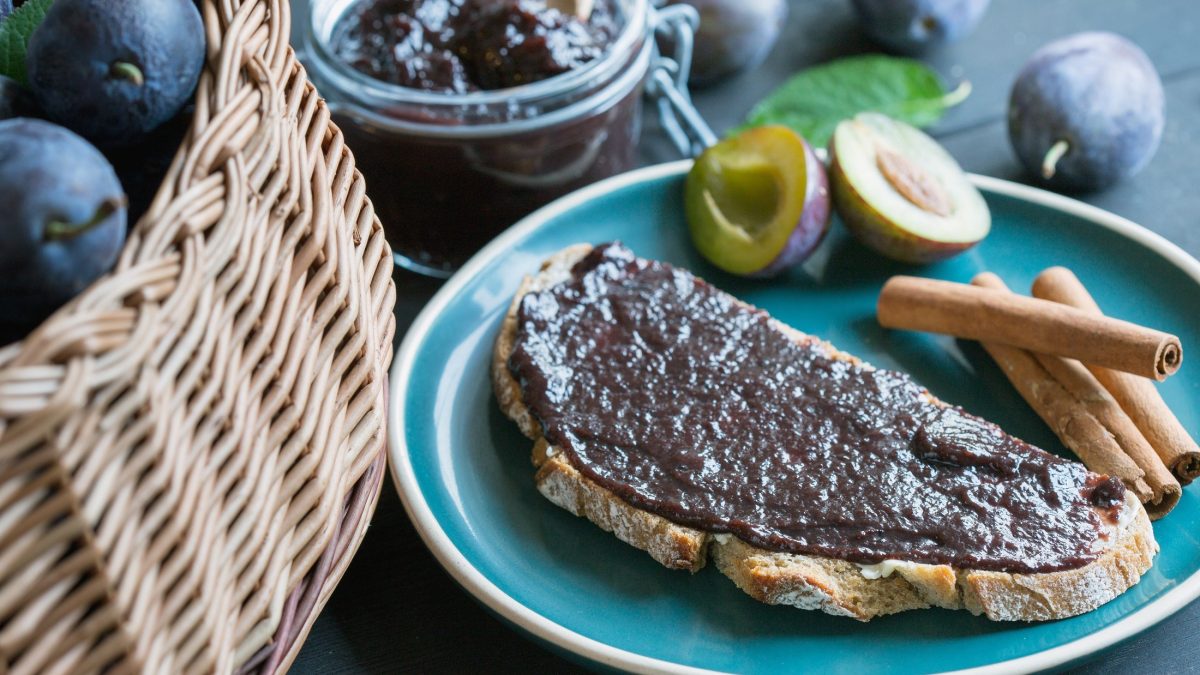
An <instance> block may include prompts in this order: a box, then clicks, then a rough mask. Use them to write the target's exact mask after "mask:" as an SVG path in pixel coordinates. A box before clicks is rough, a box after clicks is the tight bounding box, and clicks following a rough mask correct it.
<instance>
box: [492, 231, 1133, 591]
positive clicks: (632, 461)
mask: <svg viewBox="0 0 1200 675" xmlns="http://www.w3.org/2000/svg"><path fill="white" fill-rule="evenodd" d="M509 367H510V369H511V370H512V372H513V374H514V375H515V376H516V377H517V380H518V381H519V382H520V383H521V387H522V391H523V395H524V399H525V402H526V404H527V405H528V406H529V408H530V410H531V411H532V412H533V413H534V415H535V416H536V417H537V419H538V420H539V421H540V422H541V423H542V426H543V428H544V430H545V435H546V438H547V440H548V441H549V442H550V443H551V444H552V445H554V446H556V447H559V448H561V449H563V451H564V452H566V453H567V456H568V458H569V459H570V461H571V462H572V464H573V465H574V466H575V467H576V468H578V469H579V470H580V471H581V472H582V473H584V474H585V475H586V476H588V477H589V478H591V479H592V480H594V481H596V482H597V483H599V484H600V485H602V486H604V487H605V488H607V489H609V490H611V491H612V492H614V493H615V494H616V495H618V496H619V497H620V498H622V499H624V500H625V501H627V502H628V503H630V504H632V505H634V506H636V507H639V508H642V509H645V510H648V511H651V512H654V513H657V514H659V515H662V516H664V517H666V518H668V519H670V520H672V521H674V522H677V523H681V524H684V525H689V526H692V527H697V528H699V529H703V530H706V531H710V532H722V533H730V534H733V535H735V536H737V537H739V538H741V539H743V540H745V541H747V542H749V543H751V544H753V545H755V546H758V547H760V548H765V549H768V550H775V551H784V552H792V553H808V554H817V555H825V556H831V557H835V558H841V559H846V560H850V561H854V562H859V563H864V564H869V563H877V562H880V561H882V560H885V559H898V560H906V561H912V562H921V563H933V564H950V565H954V566H955V567H959V568H973V569H987V570H1002V571H1008V572H1046V571H1054V570H1063V569H1071V568H1075V567H1080V566H1082V565H1085V564H1087V563H1089V562H1091V561H1092V560H1094V559H1095V558H1096V557H1097V555H1098V553H1097V547H1098V544H1099V542H1100V541H1101V540H1102V539H1103V538H1104V537H1105V536H1107V535H1106V532H1107V528H1105V527H1103V525H1102V519H1104V520H1108V519H1111V518H1115V516H1116V513H1115V511H1116V509H1117V508H1118V507H1119V505H1120V504H1121V503H1122V501H1123V495H1124V487H1123V486H1122V485H1121V484H1120V482H1118V481H1116V480H1115V479H1109V478H1106V477H1102V476H1097V475H1095V474H1092V473H1089V472H1088V471H1087V470H1086V469H1085V468H1084V467H1083V466H1082V465H1081V464H1078V463H1076V462H1072V461H1068V460H1066V459H1062V458H1060V457H1057V456H1054V455H1051V454H1049V453H1047V452H1044V451H1042V450H1040V449H1038V448H1035V447H1033V446H1031V445H1029V444H1027V443H1024V442H1023V441H1020V440H1018V439H1015V438H1013V437H1011V436H1008V435H1007V434H1005V433H1004V432H1002V431H1001V430H1000V429H999V428H998V427H997V426H995V425H994V424H991V423H989V422H986V421H984V420H981V419H979V418H977V417H973V416H971V415H969V414H967V413H965V412H963V411H962V410H960V409H958V408H953V407H946V408H943V407H939V406H937V405H934V404H933V403H931V402H929V400H928V399H927V397H926V395H925V392H924V390H923V389H922V387H921V386H920V385H918V384H917V383H915V382H914V381H913V380H912V379H911V378H910V377H908V376H907V375H904V374H902V373H897V372H892V371H886V370H871V369H867V368H864V367H861V366H857V365H854V364H852V363H849V362H847V361H843V360H838V359H834V358H831V357H830V356H829V355H828V354H827V352H826V351H825V349H824V348H822V347H821V346H820V344H819V343H816V342H815V341H812V340H805V341H800V342H797V341H795V340H794V339H793V337H791V336H789V335H788V334H786V333H785V332H783V331H782V330H781V329H780V327H779V324H777V323H776V322H774V320H772V319H771V318H770V317H769V316H768V315H767V314H766V313H765V312H762V311H760V310H756V309H753V308H750V307H748V306H746V305H744V304H741V303H739V302H738V301H737V300H736V299H734V298H733V297H732V296H729V295H727V294H725V293H723V292H721V291H719V290H717V289H715V288H713V287H712V286H710V285H708V284H707V283H705V282H703V281H701V280H699V279H697V278H696V277H694V276H693V275H692V274H690V273H689V272H687V271H685V270H680V269H675V268H673V267H671V266H670V265H667V264H664V263H658V262H653V261H646V260H640V259H638V258H636V257H634V255H633V254H632V253H631V252H630V251H629V250H628V249H625V248H624V247H622V246H620V245H617V244H610V245H606V246H601V247H597V248H596V249H594V250H593V251H592V253H591V254H589V255H588V256H587V257H586V258H585V259H584V260H583V261H581V262H580V263H579V264H578V265H577V266H576V267H575V269H574V271H573V279H572V280H571V281H569V282H565V283H562V284H559V285H557V286H555V287H553V288H551V289H548V290H546V291H543V292H537V293H530V294H528V295H526V296H525V297H524V299H523V300H522V302H521V305H520V310H519V328H518V339H517V344H516V348H515V350H514V353H513V355H512V357H511V359H510V361H509ZM1101 514H1103V515H1101Z"/></svg>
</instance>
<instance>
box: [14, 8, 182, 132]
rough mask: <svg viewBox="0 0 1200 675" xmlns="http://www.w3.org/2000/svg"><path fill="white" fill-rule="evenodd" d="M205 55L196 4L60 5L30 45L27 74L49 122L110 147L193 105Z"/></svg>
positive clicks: (48, 16) (151, 128)
mask: <svg viewBox="0 0 1200 675" xmlns="http://www.w3.org/2000/svg"><path fill="white" fill-rule="evenodd" d="M204 53H205V51H204V25H203V22H202V21H201V19H200V12H199V10H197V9H196V5H195V3H193V2H192V0H57V1H56V2H55V3H54V4H53V5H52V6H51V7H50V10H49V12H47V14H46V18H45V20H44V21H43V22H42V24H41V25H40V26H38V28H37V30H35V31H34V33H33V36H32V37H31V38H30V40H29V52H28V56H27V68H28V71H29V83H30V87H31V88H32V89H33V93H34V95H35V96H36V98H37V102H38V105H39V106H41V108H42V110H43V111H44V112H45V114H46V116H47V117H48V118H49V119H51V120H52V121H54V122H57V123H59V124H62V125H63V126H65V127H67V128H69V129H71V130H73V131H75V132H76V133H78V134H80V135H82V136H84V137H86V138H88V139H89V140H91V141H92V142H93V143H96V144H97V145H100V146H102V147H105V148H110V147H119V146H122V145H128V144H131V143H135V142H137V141H138V140H140V139H142V138H144V137H145V136H146V135H147V134H149V133H150V132H151V131H153V130H154V129H155V128H157V127H158V126H159V125H160V124H162V123H164V122H166V121H167V120H169V119H171V118H172V117H174V116H175V115H176V114H177V113H178V112H179V111H180V110H181V109H182V108H183V106H184V105H185V104H187V102H188V101H189V100H190V99H191V97H192V92H193V91H195V88H196V82H197V80H198V78H199V77H200V69H201V67H202V66H203V65H204Z"/></svg>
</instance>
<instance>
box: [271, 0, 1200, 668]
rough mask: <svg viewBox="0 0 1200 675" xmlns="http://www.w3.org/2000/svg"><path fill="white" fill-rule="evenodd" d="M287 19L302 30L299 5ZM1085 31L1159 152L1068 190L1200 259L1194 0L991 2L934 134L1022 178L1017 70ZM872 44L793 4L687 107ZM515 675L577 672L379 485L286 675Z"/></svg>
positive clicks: (797, 1) (400, 326) (416, 294)
mask: <svg viewBox="0 0 1200 675" xmlns="http://www.w3.org/2000/svg"><path fill="white" fill-rule="evenodd" d="M298 10H299V11H298V12H297V14H298V16H297V21H296V24H297V25H300V24H302V23H303V7H302V6H301V7H299V8H298ZM1094 29H1102V30H1111V31H1114V32H1118V33H1121V34H1124V35H1125V36H1127V37H1129V38H1131V39H1132V40H1134V41H1135V42H1137V43H1138V44H1139V45H1141V46H1142V48H1143V49H1145V50H1146V52H1147V53H1148V54H1149V55H1150V58H1151V60H1153V61H1154V63H1155V65H1156V66H1157V68H1158V71H1159V73H1160V74H1161V75H1162V79H1163V84H1164V86H1165V89H1166V95H1167V123H1166V130H1165V132H1164V135H1163V141H1162V146H1161V148H1160V149H1159V151H1158V154H1157V155H1156V156H1155V157H1154V159H1153V161H1152V162H1151V163H1150V165H1149V166H1148V167H1147V168H1146V169H1145V170H1143V171H1142V172H1141V173H1140V174H1138V175H1137V176H1136V177H1134V178H1133V179H1131V180H1128V181H1126V182H1124V183H1122V184H1120V185H1118V186H1116V187H1114V188H1112V189H1109V190H1107V191H1105V192H1102V193H1098V194H1089V195H1078V197H1079V198H1081V199H1083V200H1084V201H1087V202H1089V203H1092V204H1095V205H1097V206H1100V207H1103V208H1105V209H1108V210H1110V211H1112V212H1114V213H1117V214H1119V215H1122V216H1125V217H1127V218H1130V219H1131V220H1133V221H1135V222H1137V223H1140V224H1142V225H1144V226H1146V227H1148V228H1149V229H1151V230H1154V231H1155V232H1158V233H1159V234H1162V235H1163V236H1165V237H1166V238H1167V239H1170V240H1171V241H1173V242H1175V243H1176V244H1178V245H1180V246H1181V247H1183V249H1184V250H1186V251H1187V252H1188V253H1190V254H1191V255H1193V256H1198V257H1200V185H1198V182H1200V170H1198V169H1200V0H1140V1H1138V0H995V1H994V2H992V6H991V7H990V9H989V10H988V13H987V15H986V16H985V17H984V19H983V23H982V24H981V25H980V27H979V29H978V30H977V31H976V32H975V34H974V35H973V36H971V37H970V38H968V39H967V40H965V41H964V42H962V43H959V44H957V45H952V46H950V47H948V48H946V49H944V50H942V51H940V52H938V53H936V54H933V55H931V56H929V57H927V59H926V60H927V61H928V62H929V63H930V64H931V65H933V66H934V67H935V68H936V69H937V70H938V71H939V72H940V73H942V75H943V76H944V77H945V78H946V79H947V80H949V81H952V82H953V81H956V80H958V79H961V78H966V79H969V80H970V81H971V83H972V84H973V85H974V91H973V93H972V94H971V96H970V98H969V99H968V100H967V101H966V102H965V103H963V104H962V105H960V106H959V107H958V108H955V109H954V110H952V111H951V112H950V113H949V114H947V115H946V117H945V119H944V120H943V121H942V122H941V123H940V124H939V125H938V126H937V127H935V129H934V135H935V136H937V137H938V138H939V139H940V140H941V141H942V142H943V143H944V144H945V145H946V147H947V148H948V149H949V150H950V152H951V153H953V154H954V156H955V157H957V158H958V160H959V162H960V163H962V165H963V167H964V168H965V169H967V170H969V171H974V172H978V173H983V174H988V175H991V176H997V177H1000V178H1008V179H1014V180H1021V181H1025V180H1026V178H1025V177H1024V176H1023V175H1022V173H1021V169H1020V166H1019V165H1018V164H1017V162H1016V160H1015V159H1014V157H1013V155H1012V152H1011V150H1010V148H1009V145H1008V139H1007V134H1006V131H1005V125H1004V117H1005V107H1006V102H1007V99H1008V91H1009V87H1010V85H1011V83H1012V80H1013V77H1014V76H1015V74H1016V72H1017V70H1018V69H1019V67H1020V65H1021V64H1022V63H1023V62H1024V60H1025V59H1026V57H1028V56H1029V54H1030V53H1032V51H1033V50H1035V49H1036V48H1037V47H1039V46H1041V45H1042V44H1045V43H1046V42H1047V41H1049V40H1051V39H1054V38H1056V37H1059V36H1062V35H1067V34H1070V33H1073V32H1076V31H1081V30H1094ZM873 50H874V47H873V46H872V45H871V43H870V42H869V41H868V40H867V39H866V38H865V37H864V36H863V34H862V33H861V31H860V30H859V29H858V27H857V25H856V24H855V21H854V17H853V16H852V14H851V11H850V8H849V0H793V2H792V3H791V12H790V16H789V20H788V25H787V27H786V29H785V31H784V33H783V35H782V37H781V39H780V41H779V44H778V45H777V47H776V49H775V51H774V52H773V53H772V55H771V57H770V58H769V59H768V61H767V63H766V64H764V65H763V66H762V67H761V68H759V69H757V70H756V71H754V72H752V73H748V74H745V75H742V76H739V77H737V78H735V79H733V80H729V81H726V82H724V83H721V84H720V85H718V86H716V87H713V88H711V89H708V90H705V91H702V92H697V93H696V95H695V101H696V104H697V106H698V107H699V109H700V110H701V112H702V113H704V115H705V116H706V117H707V118H708V119H709V120H710V122H711V123H712V125H713V127H714V129H716V130H717V131H718V133H720V132H721V131H722V130H724V129H727V128H729V127H730V126H732V125H734V124H736V123H737V122H738V121H739V120H740V119H741V117H742V116H743V115H744V114H745V112H746V111H747V110H748V109H749V107H750V106H751V105H753V103H754V102H755V101H757V100H758V99H759V98H760V97H761V96H762V95H763V94H765V93H766V92H767V91H769V90H770V89H771V88H772V87H773V86H774V85H775V84H777V83H779V82H780V81H782V80H783V79H784V78H786V77H787V76H788V75H789V74H791V73H792V72H794V71H796V70H797V69H800V68H803V67H805V66H807V65H810V64H814V63H818V62H821V61H825V60H828V59H830V58H835V57H837V56H842V55H847V54H854V53H860V52H865V51H873ZM642 157H643V161H644V162H646V163H655V162H661V161H667V160H670V159H676V156H675V155H674V154H673V151H672V150H671V147H670V145H669V144H667V143H665V142H664V141H663V140H662V138H661V136H659V135H658V134H657V124H656V123H655V121H654V120H653V119H651V118H650V116H649V115H647V121H646V128H645V132H644V141H643V149H642ZM396 285H397V289H398V295H399V297H398V305H397V309H396V316H397V326H396V328H397V334H398V336H402V335H403V334H404V331H405V329H406V328H407V326H408V325H409V324H410V323H411V321H412V320H413V318H414V317H415V316H416V313H417V312H418V311H419V310H420V309H421V306H422V305H423V304H424V303H425V302H426V301H427V300H428V299H429V298H430V296H431V295H432V294H433V293H434V292H435V291H436V290H437V288H438V286H439V283H438V282H435V281H432V280H427V279H423V278H419V277H416V276H414V275H410V274H406V273H399V272H398V273H397V275H396ZM1198 320H1200V318H1198ZM1187 489H1189V490H1196V489H1200V488H1198V487H1197V486H1196V485H1193V486H1191V487H1189V488H1187ZM1196 635H1200V602H1193V603H1192V604H1190V605H1188V606H1187V607H1185V608H1184V609H1183V610H1181V611H1180V612H1179V613H1178V614H1176V615H1175V616H1173V617H1170V618H1169V619H1167V620H1165V621H1163V622H1162V623H1160V624H1159V625H1158V626H1156V627H1154V628H1152V629H1150V630H1148V631H1146V632H1145V633H1143V634H1141V635H1140V636H1138V637H1136V638H1134V639H1131V640H1129V641H1127V642H1125V643H1123V644H1121V645H1118V646H1116V647H1114V648H1112V649H1110V650H1108V651H1107V652H1106V653H1104V654H1103V655H1098V656H1097V657H1096V658H1095V659H1094V660H1092V661H1091V662H1088V663H1085V664H1082V665H1080V666H1077V668H1078V672H1089V673H1126V672H1151V673H1154V672H1159V673H1161V672H1184V671H1192V672H1197V671H1200V665H1197V664H1200V641H1198V640H1196V639H1195V636H1196ZM516 670H520V671H529V672H555V673H562V672H581V671H582V668H581V667H580V666H579V665H576V664H574V663H572V662H570V661H567V660H564V659H563V658H561V657H560V656H558V655H555V654H553V653H551V652H549V651H546V650H545V649H543V648H542V647H540V646H538V645H536V644H534V643H533V642H530V641H528V640H527V639H526V638H525V637H523V636H522V635H520V634H518V633H517V632H515V631H514V630H512V629H511V628H509V627H508V626H507V625H506V624H504V623H501V622H500V621H499V620H497V619H495V618H493V617H492V616H491V615H490V614H488V613H487V612H486V611H485V610H484V609H483V608H482V606H481V605H479V604H477V603H476V602H475V601H474V600H473V599H472V598H471V597H470V596H468V595H467V594H466V593H465V592H464V591H463V590H462V589H460V588H459V587H458V585H457V584H455V583H454V582H453V581H452V580H451V579H450V577H449V576H448V575H447V574H446V573H445V572H444V571H443V570H442V568H441V567H440V566H439V565H438V564H437V562H436V561H435V560H434V558H433V556H432V555H431V554H430V553H429V552H428V551H427V550H426V549H425V546H424V545H423V544H422V543H421V540H420V538H419V537H418V535H417V533H416V532H415V531H414V529H413V527H412V525H411V524H410V523H409V520H408V518H407V516H406V515H405V513H404V509H403V507H402V506H401V504H400V500H399V498H398V497H397V495H396V491H395V489H394V488H393V486H392V485H391V483H390V482H389V483H388V484H386V485H385V486H384V491H383V496H382V498H381V499H380V503H379V509H378V511H377V512H376V514H375V517H374V520H373V522H372V524H371V529H370V530H369V531H368V533H367V538H366V541H365V542H364V543H363V546H362V548H361V550H360V551H359V552H358V555H357V557H356V559H355V560H354V562H353V563H352V564H351V566H350V569H349V571H348V572H347V574H346V577H345V578H344V579H343V581H342V583H341V586H339V587H338V589H337V591H336V592H335V593H334V595H333V597H332V599H331V600H330V602H329V605H328V606H327V607H326V608H325V610H324V612H323V613H322V615H321V616H320V618H319V619H318V620H317V623H316V626H315V628H314V629H313V631H312V634H311V635H310V636H309V638H308V642H307V644H306V645H305V646H304V648H303V651H302V652H301V653H300V656H299V658H298V659H297V660H296V663H295V665H294V667H293V672H295V673H393V672H476V671H503V672H508V671H516ZM1072 672H1075V671H1072Z"/></svg>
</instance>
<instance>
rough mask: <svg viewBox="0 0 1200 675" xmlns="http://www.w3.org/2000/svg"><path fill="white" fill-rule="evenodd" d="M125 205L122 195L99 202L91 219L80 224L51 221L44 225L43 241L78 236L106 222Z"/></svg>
mask: <svg viewBox="0 0 1200 675" xmlns="http://www.w3.org/2000/svg"><path fill="white" fill-rule="evenodd" d="M125 204H126V199H125V196H124V195H122V196H121V197H110V198H108V199H105V200H104V201H103V202H101V203H100V206H98V207H96V212H95V213H93V214H92V217H91V218H89V219H87V220H85V221H83V222H81V223H69V222H64V221H61V220H51V221H50V222H48V223H46V235H45V240H46V241H56V240H59V239H70V238H71V237H75V236H77V235H79V234H82V233H84V232H87V231H88V230H90V229H92V228H93V227H95V226H96V225H99V224H100V223H102V222H104V221H105V220H108V218H109V217H110V216H112V215H113V214H114V213H116V212H117V211H119V210H121V209H123V208H125Z"/></svg>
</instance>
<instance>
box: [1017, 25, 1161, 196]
mask: <svg viewBox="0 0 1200 675" xmlns="http://www.w3.org/2000/svg"><path fill="white" fill-rule="evenodd" d="M1163 123H1164V97H1163V88H1162V81H1161V80H1160V79H1159V77H1158V72H1157V71H1155V69H1154V64H1152V63H1151V62H1150V59H1149V58H1148V57H1147V56H1146V53H1145V52H1143V51H1142V50H1141V49H1139V48H1138V46H1137V45H1135V44H1133V43H1132V42H1130V41H1129V40H1127V39H1125V38H1123V37H1121V36H1119V35H1115V34H1113V33H1103V32H1087V33H1077V34H1075V35H1071V36H1068V37H1065V38H1062V39H1060V40H1055V41H1054V42H1051V43H1050V44H1048V45H1046V46H1045V47H1042V48H1041V49H1039V50H1037V51H1036V52H1034V54H1033V56H1031V57H1030V58H1029V60H1028V61H1027V62H1026V63H1025V65H1024V67H1022V68H1021V71H1020V73H1019V74H1018V75H1017V79H1016V82H1015V83H1014V84H1013V88H1012V94H1011V96H1010V97H1009V102H1008V135H1009V140H1010V141H1011V142H1012V146H1013V149H1014V150H1015V151H1016V154H1017V157H1018V158H1019V159H1020V160H1021V163H1022V164H1024V165H1025V167H1026V168H1027V169H1028V170H1029V172H1030V173H1032V174H1033V175H1035V176H1038V177H1039V178H1040V179H1041V180H1042V181H1043V182H1044V183H1045V184H1046V185H1047V186H1048V187H1051V188H1053V189H1058V190H1100V189H1103V188H1105V187H1108V186H1110V185H1112V184H1113V183H1116V182H1117V181H1119V180H1121V179H1122V178H1126V177H1128V176H1132V175H1133V174H1135V173H1137V172H1138V171H1140V170H1141V169H1142V167H1144V166H1145V165H1146V163H1147V162H1149V161H1150V158H1151V157H1153V156H1154V152H1155V151H1156V150H1157V149H1158V144H1159V141H1160V140H1161V139H1162V131H1163Z"/></svg>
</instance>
